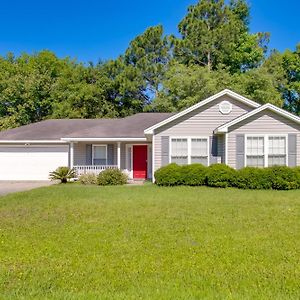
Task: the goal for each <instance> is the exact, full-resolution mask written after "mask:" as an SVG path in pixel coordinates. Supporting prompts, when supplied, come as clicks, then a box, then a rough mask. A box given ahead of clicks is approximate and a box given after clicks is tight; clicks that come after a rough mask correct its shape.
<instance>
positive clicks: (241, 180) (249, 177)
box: [233, 167, 272, 190]
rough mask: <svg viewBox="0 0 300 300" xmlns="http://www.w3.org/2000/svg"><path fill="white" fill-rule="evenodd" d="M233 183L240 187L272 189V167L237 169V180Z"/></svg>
mask: <svg viewBox="0 0 300 300" xmlns="http://www.w3.org/2000/svg"><path fill="white" fill-rule="evenodd" d="M233 185H234V186H235V187H237V188H239V189H251V190H261V189H265V190H266V189H271V188H272V172H271V171H270V169H261V168H253V167H246V168H243V169H241V170H239V171H237V176H236V180H235V182H234V184H233Z"/></svg>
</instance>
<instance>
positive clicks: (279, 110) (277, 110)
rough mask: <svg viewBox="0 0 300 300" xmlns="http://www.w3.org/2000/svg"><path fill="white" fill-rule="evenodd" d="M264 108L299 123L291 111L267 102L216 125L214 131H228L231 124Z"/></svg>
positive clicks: (299, 120) (299, 119)
mask: <svg viewBox="0 0 300 300" xmlns="http://www.w3.org/2000/svg"><path fill="white" fill-rule="evenodd" d="M264 110H270V111H272V112H274V113H276V114H278V115H281V116H283V117H285V118H287V119H289V120H292V121H294V122H295V123H298V124H300V118H299V117H297V116H295V115H293V114H292V113H290V112H288V111H286V110H284V109H282V108H279V107H277V106H275V105H273V104H270V103H267V104H264V105H262V106H260V107H258V108H256V109H254V110H252V111H250V112H248V113H246V114H244V115H242V116H240V117H238V118H236V119H234V120H232V121H230V122H228V123H225V124H223V125H222V126H220V127H218V128H217V129H216V130H215V133H226V132H228V129H229V128H230V127H231V126H233V125H236V124H238V123H240V122H242V121H244V120H246V119H248V118H249V117H251V116H254V115H256V114H258V113H260V112H262V111H264Z"/></svg>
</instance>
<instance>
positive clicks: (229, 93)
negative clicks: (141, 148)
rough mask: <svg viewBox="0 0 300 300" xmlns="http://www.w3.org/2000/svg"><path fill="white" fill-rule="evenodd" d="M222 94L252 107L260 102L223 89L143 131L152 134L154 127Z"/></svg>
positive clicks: (164, 123) (258, 105)
mask: <svg viewBox="0 0 300 300" xmlns="http://www.w3.org/2000/svg"><path fill="white" fill-rule="evenodd" d="M223 96H229V97H231V98H233V99H235V100H238V101H240V102H243V103H245V104H247V105H249V106H250V107H253V108H258V107H260V104H258V103H257V102H254V101H252V100H250V99H248V98H245V97H243V96H241V95H239V94H237V93H235V92H233V91H231V90H228V89H225V90H223V91H221V92H220V93H217V94H215V95H213V96H211V97H209V98H207V99H205V100H202V101H200V102H198V103H197V104H195V105H193V106H191V107H189V108H187V109H185V110H183V111H181V112H179V113H177V114H175V115H173V116H171V117H169V118H167V119H165V120H163V121H161V122H159V123H157V124H155V125H153V126H151V127H149V128H147V129H146V130H145V131H144V133H145V134H146V135H149V134H153V133H154V130H155V129H157V128H160V127H161V126H164V125H166V124H168V123H170V122H172V121H174V120H176V119H178V118H180V117H182V116H184V115H186V114H188V113H190V112H192V111H194V110H196V109H198V108H200V107H202V106H204V105H206V104H208V103H210V102H212V101H214V100H216V99H219V98H220V97H223Z"/></svg>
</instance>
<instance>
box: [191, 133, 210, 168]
mask: <svg viewBox="0 0 300 300" xmlns="http://www.w3.org/2000/svg"><path fill="white" fill-rule="evenodd" d="M191 163H192V164H194V163H198V164H202V165H205V166H208V139H207V138H192V139H191Z"/></svg>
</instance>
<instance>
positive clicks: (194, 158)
mask: <svg viewBox="0 0 300 300" xmlns="http://www.w3.org/2000/svg"><path fill="white" fill-rule="evenodd" d="M191 163H192V164H202V165H204V166H207V165H208V157H207V156H206V157H203V156H202V157H201V156H192V157H191Z"/></svg>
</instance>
